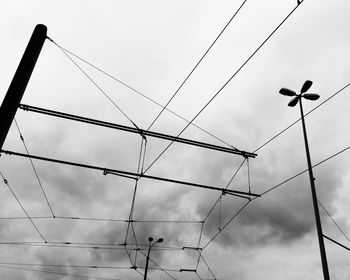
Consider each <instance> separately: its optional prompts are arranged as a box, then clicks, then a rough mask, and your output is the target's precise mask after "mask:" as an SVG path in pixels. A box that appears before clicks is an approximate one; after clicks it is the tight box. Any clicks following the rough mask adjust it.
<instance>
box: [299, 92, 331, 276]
mask: <svg viewBox="0 0 350 280" xmlns="http://www.w3.org/2000/svg"><path fill="white" fill-rule="evenodd" d="M301 99H302V96H301V95H300V96H299V104H300V113H301V122H302V125H303V134H304V142H305V150H306V159H307V165H308V170H309V178H310V186H311V194H312V202H313V206H314V212H315V220H316V228H317V236H318V243H319V246H320V253H321V261H322V268H323V277H324V279H325V280H329V279H330V278H329V271H328V264H327V256H326V250H325V247H324V242H323V233H322V226H321V220H320V213H319V210H318V204H317V196H316V188H315V178H314V175H313V172H312V164H311V158H310V150H309V143H308V140H307V134H306V126H305V120H304V111H303V105H302V103H301Z"/></svg>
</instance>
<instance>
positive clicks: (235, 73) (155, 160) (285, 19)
mask: <svg viewBox="0 0 350 280" xmlns="http://www.w3.org/2000/svg"><path fill="white" fill-rule="evenodd" d="M303 2H304V1H303ZM299 6H300V5H298V6H296V7H295V8H293V10H292V11H291V12H290V13H289V14H288V15H287V16H286V17H285V18H284V19H283V20H282V21H281V23H280V24H279V25H278V26H277V27H276V28H275V29H274V30H273V31H272V32H271V33H270V34H269V35H268V36H267V38H266V39H265V40H264V41H263V42H262V43H261V44H260V45H259V47H257V48H256V49H255V51H254V52H253V53H252V54H251V55H250V56H249V57H248V58H247V59H246V60H245V61H244V63H243V64H242V65H241V66H240V67H239V68H238V69H237V70H236V71H235V72H234V73H233V75H231V76H230V78H229V79H228V80H227V81H226V82H225V83H224V84H223V85H222V86H221V87H220V88H219V90H218V91H217V92H216V93H215V94H214V95H213V96H212V97H211V98H210V100H209V101H208V102H207V103H206V104H205V105H204V106H203V107H202V109H201V110H199V112H198V113H197V114H196V115H195V116H194V117H193V118H192V119H191V121H190V122H189V123H188V124H187V125H186V126H185V127H184V128H183V129H182V130H181V131H180V132H179V133H178V135H177V137H180V135H181V134H182V133H183V132H184V131H185V130H186V129H187V128H188V127H189V125H190V123H192V122H193V121H194V120H195V119H197V117H198V116H199V115H200V114H201V113H202V112H203V111H204V110H205V109H206V108H207V107H208V105H209V104H210V103H211V102H212V101H213V100H214V99H215V98H216V97H217V96H218V95H219V93H221V91H222V90H223V89H224V88H225V87H226V86H227V85H228V84H229V83H230V82H231V80H232V79H233V78H234V77H235V76H236V75H237V74H238V73H239V72H240V71H241V70H242V69H243V68H244V67H245V65H246V64H247V63H248V62H249V61H250V60H251V59H252V58H253V57H254V56H255V54H256V53H257V52H258V51H259V50H260V49H261V48H262V47H263V46H264V45H265V43H266V42H267V41H268V40H269V39H270V38H271V37H272V36H273V35H274V34H275V33H276V31H277V30H278V29H279V28H280V27H281V26H282V25H283V24H284V23H285V22H286V21H287V19H288V18H289V17H290V16H291V15H292V14H293V13H294V12H295V10H296V9H297V8H298V7H299ZM173 143H174V141H172V142H170V143H169V145H167V147H166V148H165V149H164V150H163V151H162V152H161V153H160V154H159V155H158V156H157V157H156V158H155V159H154V160H153V161H152V163H151V164H150V165H149V166H148V167H147V168H146V170H145V172H147V171H148V170H149V169H150V168H151V167H152V166H153V165H154V164H155V163H156V162H157V161H158V160H159V158H160V157H161V156H162V155H163V154H164V153H165V152H166V151H167V150H168V149H169V148H170V146H171V145H172V144H173Z"/></svg>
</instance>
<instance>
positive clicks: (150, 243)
mask: <svg viewBox="0 0 350 280" xmlns="http://www.w3.org/2000/svg"><path fill="white" fill-rule="evenodd" d="M163 241H164V239H163V238H159V239H158V240H157V241H154V242H153V237H148V242H149V245H148V252H147V257H146V266H145V275H144V277H143V279H144V280H146V279H147V270H148V262H149V254H150V253H151V249H152V247H153V245H154V244H156V243H162V242H163ZM152 242H153V243H152Z"/></svg>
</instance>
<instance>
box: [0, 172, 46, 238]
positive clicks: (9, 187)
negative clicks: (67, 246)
mask: <svg viewBox="0 0 350 280" xmlns="http://www.w3.org/2000/svg"><path fill="white" fill-rule="evenodd" d="M0 175H1V177H2V179H3V182H4V184H5V185H6V186H7V187H8V189H9V190H10V191H11V193H12V195H13V197H14V198H15V199H16V201H17V203H18V205H19V206H20V207H21V208H22V210H23V212H24V213H25V214H26V216H27V217H28V219H29V221H30V222H31V224H32V225H33V227H34V228H35V230H36V231H37V233H38V234H39V235H40V237H41V238H42V239H43V240H44V242H45V243H47V241H46V239H45V237H44V236H43V234H42V233H41V232H40V230H39V229H38V227H37V226H36V225H35V223H34V222H33V220H32V219H31V217H30V216H29V214H28V212H27V210H26V209H25V208H24V206H23V205H22V203H21V202H20V201H19V199H18V197H17V195H16V194H15V192H14V191H13V189H12V188H11V186H10V184H9V182H8V180H7V179H6V178H5V177H4V175H3V173H2V172H1V171H0Z"/></svg>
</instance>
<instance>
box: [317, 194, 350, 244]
mask: <svg viewBox="0 0 350 280" xmlns="http://www.w3.org/2000/svg"><path fill="white" fill-rule="evenodd" d="M317 202H318V204H319V205H320V206H321V207H322V208H323V210H324V211H325V213H326V214H327V216H328V217H329V218H330V219H331V220H332V222H333V223H334V224H335V225H336V226H337V228H338V230H339V231H340V232H341V234H342V235H343V236H344V237H345V238H346V239H347V240H348V241H349V242H350V238H349V237H348V236H347V235H346V234H345V232H344V230H342V228H341V227H340V226H339V225H338V223H337V222H336V221H335V220H334V219H333V217H332V216H331V214H329V212H328V211H327V209H326V208H325V207H324V205H323V204H322V203H321V201H320V200H319V199H317Z"/></svg>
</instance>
